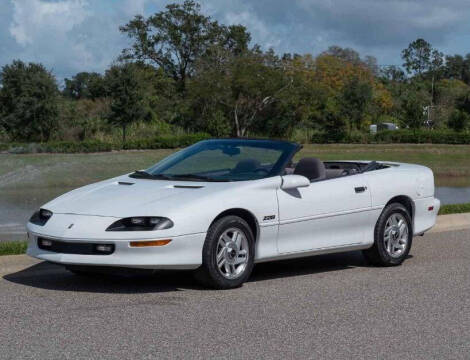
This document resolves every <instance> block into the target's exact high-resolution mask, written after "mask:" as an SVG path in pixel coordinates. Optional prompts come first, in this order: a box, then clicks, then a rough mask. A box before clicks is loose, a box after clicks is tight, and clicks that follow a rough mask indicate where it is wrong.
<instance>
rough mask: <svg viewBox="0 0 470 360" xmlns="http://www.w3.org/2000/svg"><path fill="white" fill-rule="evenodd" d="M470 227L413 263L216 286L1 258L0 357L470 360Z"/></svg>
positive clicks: (435, 243)
mask: <svg viewBox="0 0 470 360" xmlns="http://www.w3.org/2000/svg"><path fill="white" fill-rule="evenodd" d="M469 260H470V230H464V231H453V232H441V233H433V234H428V235H425V236H424V237H417V238H415V239H414V243H413V247H412V250H411V253H410V256H409V258H408V259H407V260H406V261H405V263H404V264H403V265H402V266H399V267H391V268H377V267H370V266H368V265H367V264H366V263H365V262H364V259H363V257H362V255H361V253H360V252H350V253H345V254H335V255H325V256H317V257H311V258H307V259H302V260H290V261H282V262H273V263H268V264H260V265H257V266H256V268H255V273H254V274H253V276H252V279H251V281H250V282H248V283H247V284H245V285H244V286H243V287H242V288H239V289H235V290H228V291H214V290H205V289H203V288H201V287H199V286H198V285H197V284H196V283H195V282H194V281H193V280H192V277H191V274H190V273H187V272H182V273H181V272H180V273H161V274H158V275H157V276H153V277H148V276H137V277H136V276H134V277H130V278H129V277H128V278H121V277H107V276H98V277H92V278H82V277H78V276H75V275H72V274H71V273H68V272H67V271H65V270H64V269H63V268H61V267H59V266H56V265H52V264H47V263H42V262H37V261H34V260H29V259H28V258H26V257H25V256H18V257H4V258H3V259H2V258H0V359H165V358H169V359H182V358H192V359H207V358H233V359H248V358H250V359H305V358H311V359H469V358H470V271H469V270H470V263H469Z"/></svg>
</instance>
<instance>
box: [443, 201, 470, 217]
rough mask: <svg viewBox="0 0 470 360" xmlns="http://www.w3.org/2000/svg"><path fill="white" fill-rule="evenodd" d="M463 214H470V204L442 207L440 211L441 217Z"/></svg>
mask: <svg viewBox="0 0 470 360" xmlns="http://www.w3.org/2000/svg"><path fill="white" fill-rule="evenodd" d="M461 213H470V203H467V204H453V205H442V206H441V208H440V210H439V215H449V214H461Z"/></svg>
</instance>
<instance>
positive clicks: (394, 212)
mask: <svg viewBox="0 0 470 360" xmlns="http://www.w3.org/2000/svg"><path fill="white" fill-rule="evenodd" d="M412 240H413V226H412V221H411V215H410V213H409V212H408V210H407V209H406V208H405V207H404V206H403V205H402V204H400V203H392V204H390V205H387V206H386V207H385V209H384V210H383V211H382V214H380V217H379V219H378V220H377V224H376V225H375V229H374V245H373V246H372V247H371V248H370V249H367V250H363V254H364V256H365V258H366V259H367V260H368V261H369V262H370V263H371V264H373V265H377V266H396V265H400V264H401V263H402V262H403V261H404V260H405V259H406V257H407V256H408V253H409V252H410V249H411V244H412Z"/></svg>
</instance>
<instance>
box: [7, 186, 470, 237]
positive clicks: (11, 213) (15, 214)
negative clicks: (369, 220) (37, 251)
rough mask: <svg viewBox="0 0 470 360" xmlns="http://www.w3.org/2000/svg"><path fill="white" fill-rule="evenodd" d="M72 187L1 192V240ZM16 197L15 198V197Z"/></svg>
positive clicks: (456, 195) (464, 199)
mask: <svg viewBox="0 0 470 360" xmlns="http://www.w3.org/2000/svg"><path fill="white" fill-rule="evenodd" d="M68 190H70V189H55V191H54V192H53V193H47V192H46V193H45V192H42V193H40V194H36V196H31V194H28V196H22V195H21V194H20V193H15V194H14V196H12V194H10V196H9V199H7V198H6V197H4V196H1V195H2V194H0V241H12V240H25V239H26V232H25V223H26V222H27V221H28V219H29V217H30V216H31V214H32V213H33V212H34V211H35V210H36V209H37V208H38V207H39V206H41V205H42V204H44V203H45V202H47V201H48V200H49V199H52V198H54V197H56V196H58V195H59V194H60V193H63V192H66V191H68ZM13 197H14V199H13ZM436 197H437V198H438V199H439V200H441V203H442V204H443V205H447V204H461V203H470V187H437V188H436Z"/></svg>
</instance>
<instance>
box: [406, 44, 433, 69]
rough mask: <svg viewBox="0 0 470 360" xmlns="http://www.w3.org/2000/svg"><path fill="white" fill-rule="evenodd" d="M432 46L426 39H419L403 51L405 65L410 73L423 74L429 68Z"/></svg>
mask: <svg viewBox="0 0 470 360" xmlns="http://www.w3.org/2000/svg"><path fill="white" fill-rule="evenodd" d="M432 51H433V49H432V46H431V44H430V43H428V42H427V41H426V40H424V39H417V40H415V41H413V42H412V43H410V44H409V45H408V48H406V49H404V50H403V51H402V52H401V57H402V58H403V60H404V64H403V66H404V67H405V69H406V71H407V72H408V73H409V74H412V73H414V74H417V75H422V74H423V73H424V72H425V71H427V70H429V67H430V64H431V54H432Z"/></svg>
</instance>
